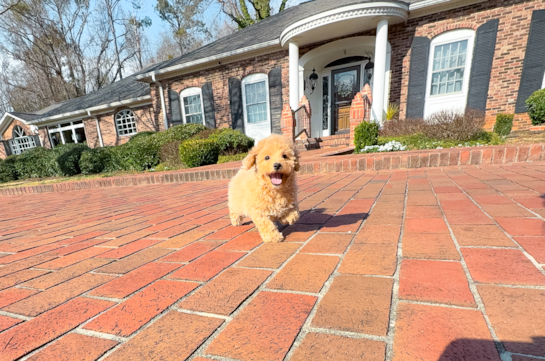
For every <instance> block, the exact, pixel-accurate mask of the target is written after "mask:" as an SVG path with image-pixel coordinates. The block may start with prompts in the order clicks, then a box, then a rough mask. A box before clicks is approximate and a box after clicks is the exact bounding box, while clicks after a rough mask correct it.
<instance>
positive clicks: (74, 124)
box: [47, 120, 85, 147]
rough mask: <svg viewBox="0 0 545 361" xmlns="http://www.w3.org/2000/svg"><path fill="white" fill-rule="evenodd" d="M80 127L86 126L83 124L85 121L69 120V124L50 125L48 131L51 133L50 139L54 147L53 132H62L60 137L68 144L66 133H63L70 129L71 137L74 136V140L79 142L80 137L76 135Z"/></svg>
mask: <svg viewBox="0 0 545 361" xmlns="http://www.w3.org/2000/svg"><path fill="white" fill-rule="evenodd" d="M79 128H85V126H84V125H83V121H81V120H80V121H74V122H69V123H67V125H64V124H63V125H62V126H61V124H59V125H56V126H54V127H48V128H47V131H48V133H49V141H50V143H51V145H52V146H53V147H55V146H54V145H53V144H54V142H53V138H52V134H54V133H59V134H60V138H61V142H62V144H66V143H67V142H66V139H65V134H64V133H63V132H64V131H66V130H70V131H71V137H72V140H73V141H74V142H75V143H79V142H78V138H77V136H76V129H79ZM68 143H69V142H68Z"/></svg>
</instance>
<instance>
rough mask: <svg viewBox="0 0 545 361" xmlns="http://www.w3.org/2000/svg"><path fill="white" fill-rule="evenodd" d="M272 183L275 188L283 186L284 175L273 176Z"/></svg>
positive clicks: (275, 174) (276, 174)
mask: <svg viewBox="0 0 545 361" xmlns="http://www.w3.org/2000/svg"><path fill="white" fill-rule="evenodd" d="M271 182H272V184H274V185H275V186H277V185H280V184H282V173H273V174H271Z"/></svg>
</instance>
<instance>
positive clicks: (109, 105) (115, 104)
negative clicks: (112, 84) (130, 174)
mask: <svg viewBox="0 0 545 361" xmlns="http://www.w3.org/2000/svg"><path fill="white" fill-rule="evenodd" d="M145 100H150V101H149V102H144V104H149V103H151V95H144V96H142V97H137V98H131V99H125V100H120V101H117V102H113V103H107V104H102V105H97V106H94V107H91V108H84V109H80V110H76V111H74V112H68V113H63V114H57V115H53V116H51V117H46V118H39V119H36V120H32V121H29V122H28V124H39V123H45V122H49V121H55V120H62V119H64V118H68V117H75V116H78V115H87V114H88V113H87V112H94V111H103V110H110V109H111V108H117V107H119V106H122V105H129V104H133V103H139V102H143V101H145Z"/></svg>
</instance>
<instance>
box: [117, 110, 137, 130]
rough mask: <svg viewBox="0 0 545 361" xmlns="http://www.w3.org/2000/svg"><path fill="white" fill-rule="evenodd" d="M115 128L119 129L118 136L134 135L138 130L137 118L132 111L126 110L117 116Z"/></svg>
mask: <svg viewBox="0 0 545 361" xmlns="http://www.w3.org/2000/svg"><path fill="white" fill-rule="evenodd" d="M115 126H116V128H117V134H119V135H132V134H135V133H136V132H137V130H136V117H135V115H134V113H133V111H132V110H129V109H124V110H121V111H119V112H117V114H116V115H115Z"/></svg>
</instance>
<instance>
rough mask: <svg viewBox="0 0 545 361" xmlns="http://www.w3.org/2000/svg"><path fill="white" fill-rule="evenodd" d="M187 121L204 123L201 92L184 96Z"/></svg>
mask: <svg viewBox="0 0 545 361" xmlns="http://www.w3.org/2000/svg"><path fill="white" fill-rule="evenodd" d="M183 102H184V114H185V122H186V123H194V124H202V123H203V114H202V99H201V95H200V94H195V95H189V96H186V97H184V98H183Z"/></svg>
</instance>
